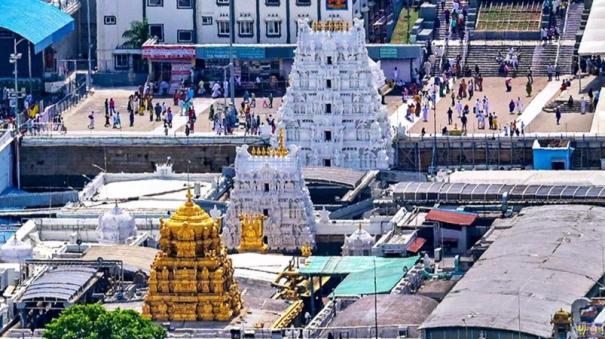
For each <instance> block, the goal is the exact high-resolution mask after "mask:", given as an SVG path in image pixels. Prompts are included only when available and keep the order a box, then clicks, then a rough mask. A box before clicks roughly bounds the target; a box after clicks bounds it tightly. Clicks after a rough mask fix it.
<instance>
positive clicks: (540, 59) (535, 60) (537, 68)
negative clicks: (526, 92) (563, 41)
mask: <svg viewBox="0 0 605 339" xmlns="http://www.w3.org/2000/svg"><path fill="white" fill-rule="evenodd" d="M557 47H558V46H557V44H555V43H552V44H546V45H542V44H539V45H538V46H536V47H535V48H534V53H533V57H532V62H531V64H532V72H533V75H534V76H546V75H547V72H546V68H547V67H548V65H552V66H553V67H554V66H555V61H556V60H557ZM561 66H562V65H561ZM560 69H561V70H563V67H560ZM553 71H554V69H553ZM553 75H554V73H553Z"/></svg>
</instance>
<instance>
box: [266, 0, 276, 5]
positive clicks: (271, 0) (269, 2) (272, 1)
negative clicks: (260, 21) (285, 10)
mask: <svg viewBox="0 0 605 339" xmlns="http://www.w3.org/2000/svg"><path fill="white" fill-rule="evenodd" d="M265 6H279V0H265Z"/></svg>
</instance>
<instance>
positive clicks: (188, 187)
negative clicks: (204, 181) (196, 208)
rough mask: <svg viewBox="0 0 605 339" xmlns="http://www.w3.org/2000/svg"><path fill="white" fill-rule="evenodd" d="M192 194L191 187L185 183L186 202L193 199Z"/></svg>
mask: <svg viewBox="0 0 605 339" xmlns="http://www.w3.org/2000/svg"><path fill="white" fill-rule="evenodd" d="M192 199H193V194H191V187H190V186H189V185H187V203H191V202H192V201H193V200H192Z"/></svg>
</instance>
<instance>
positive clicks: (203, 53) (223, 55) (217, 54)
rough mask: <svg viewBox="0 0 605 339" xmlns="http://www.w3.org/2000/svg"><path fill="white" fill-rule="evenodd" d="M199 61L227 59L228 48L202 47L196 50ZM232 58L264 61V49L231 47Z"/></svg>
mask: <svg viewBox="0 0 605 339" xmlns="http://www.w3.org/2000/svg"><path fill="white" fill-rule="evenodd" d="M196 54H197V57H198V58H200V59H229V47H223V46H203V47H201V48H198V49H197V53H196ZM233 57H234V58H236V59H252V60H254V59H256V60H263V59H265V48H264V47H239V46H238V47H233Z"/></svg>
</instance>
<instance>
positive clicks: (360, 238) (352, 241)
mask: <svg viewBox="0 0 605 339" xmlns="http://www.w3.org/2000/svg"><path fill="white" fill-rule="evenodd" d="M374 243H376V239H374V237H373V236H372V235H371V234H370V233H369V232H368V231H366V230H364V229H363V227H362V226H361V223H360V224H359V226H358V228H357V229H356V230H355V231H354V232H353V233H352V234H351V235H350V236H345V242H344V244H343V245H342V255H370V254H372V246H374Z"/></svg>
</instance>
